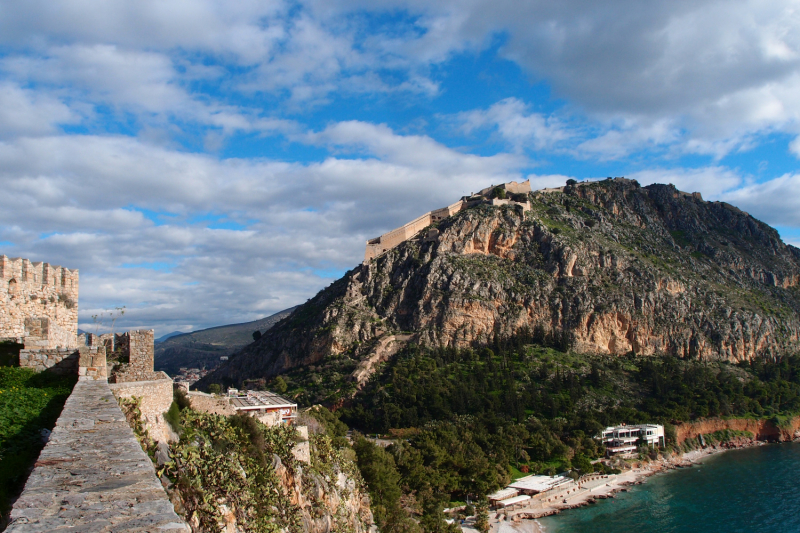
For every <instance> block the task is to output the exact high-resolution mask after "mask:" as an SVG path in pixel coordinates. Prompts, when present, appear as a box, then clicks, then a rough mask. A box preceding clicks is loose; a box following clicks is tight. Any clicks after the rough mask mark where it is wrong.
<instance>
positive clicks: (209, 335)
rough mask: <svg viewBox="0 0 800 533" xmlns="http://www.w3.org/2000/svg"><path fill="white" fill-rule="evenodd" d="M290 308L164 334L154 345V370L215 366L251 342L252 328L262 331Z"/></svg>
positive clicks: (176, 371) (174, 372) (276, 321)
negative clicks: (255, 318) (255, 317)
mask: <svg viewBox="0 0 800 533" xmlns="http://www.w3.org/2000/svg"><path fill="white" fill-rule="evenodd" d="M294 309H295V308H294V307H292V308H290V309H285V310H283V311H280V312H278V313H275V314H274V315H271V316H268V317H266V318H262V319H259V320H254V321H253V322H244V323H242V324H230V325H227V326H217V327H213V328H208V329H201V330H199V331H193V332H191V333H180V332H173V333H170V334H168V335H164V336H163V337H161V338H160V339H159V341H158V342H157V343H156V345H155V369H156V370H163V371H164V372H166V373H167V374H169V375H175V374H177V373H178V372H179V370H180V368H181V367H189V368H203V367H206V368H213V367H216V366H217V365H218V364H219V362H220V357H222V356H225V355H230V354H232V353H234V352H236V351H238V350H240V349H241V348H243V347H245V346H247V345H248V344H250V343H252V342H253V332H254V331H260V332H261V333H264V332H265V331H267V330H268V329H270V328H271V327H272V326H274V325H275V324H277V323H278V322H280V321H281V320H282V319H283V318H284V317H286V316H288V315H289V314H290V313H291V312H292V311H294Z"/></svg>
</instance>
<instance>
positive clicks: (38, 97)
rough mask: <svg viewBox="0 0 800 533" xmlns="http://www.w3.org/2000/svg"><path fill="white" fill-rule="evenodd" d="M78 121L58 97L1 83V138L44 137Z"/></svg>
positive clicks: (78, 118)
mask: <svg viewBox="0 0 800 533" xmlns="http://www.w3.org/2000/svg"><path fill="white" fill-rule="evenodd" d="M80 118H81V117H80V116H79V115H78V114H76V113H75V112H73V111H72V110H71V109H70V108H69V107H67V106H66V105H64V104H63V103H62V102H60V101H59V100H58V99H57V98H53V97H51V96H48V95H46V94H40V93H37V92H34V91H31V90H28V89H22V88H21V87H20V86H19V85H17V84H15V83H9V82H5V83H2V82H0V138H13V137H17V136H27V135H46V134H50V133H54V132H55V131H56V130H57V127H58V126H59V125H62V124H74V123H77V122H79V121H80Z"/></svg>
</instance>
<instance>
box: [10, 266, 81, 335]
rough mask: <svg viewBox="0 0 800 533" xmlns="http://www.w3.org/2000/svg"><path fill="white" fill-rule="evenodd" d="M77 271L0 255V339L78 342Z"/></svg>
mask: <svg viewBox="0 0 800 533" xmlns="http://www.w3.org/2000/svg"><path fill="white" fill-rule="evenodd" d="M78 285H79V284H78V271H77V270H70V269H68V268H63V267H60V266H54V265H51V264H49V263H42V262H33V261H30V260H28V259H23V258H19V257H16V258H10V257H7V256H5V255H0V340H2V339H5V340H13V341H15V342H18V343H20V344H23V345H24V346H25V348H43V349H53V348H59V347H60V348H76V347H77V346H78Z"/></svg>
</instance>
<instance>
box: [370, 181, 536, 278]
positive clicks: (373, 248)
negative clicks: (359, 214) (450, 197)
mask: <svg viewBox="0 0 800 533" xmlns="http://www.w3.org/2000/svg"><path fill="white" fill-rule="evenodd" d="M495 187H499V188H501V189H504V190H506V191H508V192H509V193H512V194H526V193H529V192H531V183H530V180H526V181H523V182H521V183H517V182H516V181H510V182H508V183H502V184H500V185H496V186H495V185H492V186H491V187H487V188H486V189H483V190H482V191H480V192H479V193H478V195H474V196H465V197H463V198H461V200H459V201H457V202H456V203H454V204H451V205H448V206H447V207H442V208H441V209H436V210H434V211H429V212H427V213H425V214H424V215H422V216H419V217H417V218H415V219H414V220H412V221H411V222H409V223H407V224H404V225H402V226H400V227H399V228H396V229H393V230H392V231H389V232H386V233H384V234H383V235H381V236H380V237H376V238H374V239H370V240H368V241H367V247H366V249H365V251H364V263H368V262H369V260H370V259H372V258H374V257H378V256H379V255H381V254H382V253H383V252H386V251H387V250H391V249H392V248H394V247H396V246H398V245H400V244H401V243H403V242H405V241H407V240H409V239H411V238H413V237H414V236H416V235H417V234H419V232H420V231H422V230H423V229H424V228H427V227H428V226H430V225H431V224H433V223H435V222H439V221H440V220H444V219H445V218H447V217H449V216H452V215H454V214H456V213H458V212H459V211H461V210H462V209H465V208H467V207H472V206H473V205H477V204H478V203H488V204H490V205H510V204H515V203H516V204H519V205H522V208H523V211H527V210H528V209H530V203H520V202H514V201H513V200H499V199H497V198H493V199H492V200H486V199H485V198H484V197H486V196H488V195H490V194H491V192H492V190H493V189H494V188H495ZM478 197H480V198H478Z"/></svg>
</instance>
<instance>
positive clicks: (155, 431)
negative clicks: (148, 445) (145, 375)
mask: <svg viewBox="0 0 800 533" xmlns="http://www.w3.org/2000/svg"><path fill="white" fill-rule="evenodd" d="M165 376H166V374H165ZM109 388H110V389H111V392H112V393H114V396H115V397H116V398H138V399H139V411H140V412H141V413H142V421H143V422H144V424H145V427H146V428H147V431H148V432H149V433H150V437H151V438H152V439H153V440H156V441H158V442H169V441H173V440H177V435H175V433H174V432H173V431H172V429H171V428H170V427H169V424H167V421H166V420H164V413H166V412H167V411H168V410H169V408H170V406H171V405H172V397H173V387H172V380H171V379H169V377H167V378H166V379H158V380H153V381H132V382H127V383H110V384H109Z"/></svg>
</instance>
